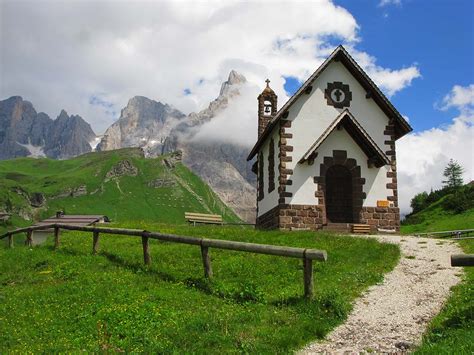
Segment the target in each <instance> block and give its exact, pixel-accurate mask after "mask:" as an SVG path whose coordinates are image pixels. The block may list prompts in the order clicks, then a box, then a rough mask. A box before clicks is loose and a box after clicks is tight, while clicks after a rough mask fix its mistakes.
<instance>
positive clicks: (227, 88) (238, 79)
mask: <svg viewBox="0 0 474 355" xmlns="http://www.w3.org/2000/svg"><path fill="white" fill-rule="evenodd" d="M246 82H247V79H246V78H245V76H243V75H242V74H239V73H237V72H236V71H235V70H231V71H230V73H229V78H228V79H227V81H224V82H223V83H222V86H221V91H220V93H219V96H228V95H229V94H234V93H235V92H236V91H237V89H233V88H232V86H237V85H241V84H245V83H246Z"/></svg>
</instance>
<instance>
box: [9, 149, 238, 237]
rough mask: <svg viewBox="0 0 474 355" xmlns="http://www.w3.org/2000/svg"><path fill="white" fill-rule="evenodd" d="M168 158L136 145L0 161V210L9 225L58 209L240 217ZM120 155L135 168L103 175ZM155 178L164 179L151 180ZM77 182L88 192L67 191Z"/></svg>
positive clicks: (172, 217)
mask: <svg viewBox="0 0 474 355" xmlns="http://www.w3.org/2000/svg"><path fill="white" fill-rule="evenodd" d="M172 158H173V157H170V156H162V157H159V158H155V159H145V158H143V156H142V154H141V152H140V150H139V149H132V148H131V149H121V150H116V151H110V152H100V153H90V154H85V155H82V156H79V157H76V158H74V159H70V160H51V159H29V158H21V159H13V160H7V161H0V211H1V210H6V211H8V212H12V213H13V217H12V219H11V221H10V223H11V224H13V225H24V224H30V223H32V220H36V219H40V218H44V217H48V216H51V215H53V214H54V212H55V211H57V210H60V209H63V210H65V212H66V213H67V214H105V215H107V216H108V217H109V218H110V219H112V220H113V221H130V220H134V221H136V220H144V221H153V222H165V223H184V222H185V221H184V212H185V211H192V212H202V213H218V214H221V215H223V217H224V219H225V220H226V221H238V220H239V219H238V217H237V216H236V215H235V214H234V213H233V212H232V211H231V210H230V209H229V208H228V207H227V206H225V205H224V203H223V202H222V201H221V200H220V199H219V198H218V197H217V195H216V194H215V193H214V192H213V191H212V190H211V189H210V188H209V186H207V185H206V184H205V183H204V182H203V181H202V180H201V179H200V178H199V177H197V176H196V175H194V174H193V173H192V172H191V171H189V170H188V169H187V168H186V167H185V166H183V165H182V164H181V163H180V162H177V163H174V164H172V166H171V167H169V166H167V165H166V164H165V163H164V160H165V159H168V161H170V160H172ZM123 161H128V162H130V163H131V164H132V165H133V167H135V168H136V169H138V174H136V176H131V175H126V174H125V175H123V176H118V177H115V178H111V179H107V178H106V176H107V173H108V172H109V171H111V170H112V169H113V167H116V166H117V165H120V162H123ZM157 179H161V180H162V181H164V182H165V184H164V185H163V186H161V187H152V186H150V185H149V184H150V183H151V182H153V181H155V180H157ZM81 186H85V187H86V189H87V194H85V195H81V196H76V197H72V196H65V195H67V194H68V193H69V192H70V191H71V190H74V189H78V188H79V187H81ZM34 193H42V194H44V196H45V197H46V203H45V205H44V206H42V207H40V208H33V207H32V206H31V203H30V200H31V198H32V196H34ZM22 217H23V218H22ZM28 217H29V218H28ZM28 219H30V220H28ZM5 227H7V226H5V225H4V226H3V228H5ZM0 228H1V227H0Z"/></svg>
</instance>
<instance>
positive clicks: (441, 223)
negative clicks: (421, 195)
mask: <svg viewBox="0 0 474 355" xmlns="http://www.w3.org/2000/svg"><path fill="white" fill-rule="evenodd" d="M440 192H442V190H440V191H435V192H434V193H433V192H432V193H430V194H433V195H435V196H436V195H439V197H438V198H436V199H433V200H434V201H433V202H431V203H428V204H427V206H426V207H424V208H422V209H421V210H420V211H417V212H416V213H411V214H409V215H407V216H406V218H405V220H403V221H402V225H401V231H402V233H405V234H411V233H424V232H436V231H447V230H457V229H472V228H474V207H472V198H471V197H472V196H473V195H474V186H473V185H470V184H468V185H465V186H463V187H461V188H459V189H457V190H453V191H449V190H448V191H445V192H444V193H440ZM428 196H429V195H428Z"/></svg>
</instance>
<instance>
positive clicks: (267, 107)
mask: <svg viewBox="0 0 474 355" xmlns="http://www.w3.org/2000/svg"><path fill="white" fill-rule="evenodd" d="M270 107H271V105H265V113H270V112H271V110H270Z"/></svg>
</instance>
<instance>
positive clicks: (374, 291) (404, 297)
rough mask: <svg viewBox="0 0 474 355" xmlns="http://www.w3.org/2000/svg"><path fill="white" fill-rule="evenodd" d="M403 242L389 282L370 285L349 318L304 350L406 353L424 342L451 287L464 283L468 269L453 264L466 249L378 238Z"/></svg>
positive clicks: (424, 241)
mask: <svg viewBox="0 0 474 355" xmlns="http://www.w3.org/2000/svg"><path fill="white" fill-rule="evenodd" d="M373 237H374V238H377V239H378V240H380V241H382V242H388V243H397V244H399V245H400V249H401V252H402V255H401V258H400V262H399V264H398V265H397V266H396V267H395V268H394V269H393V271H392V272H390V273H388V274H387V275H385V278H384V281H383V283H381V284H379V285H374V286H372V287H370V288H369V289H368V290H367V291H366V292H365V293H364V294H363V296H362V297H361V298H359V299H358V300H357V301H356V304H355V305H354V309H353V310H352V312H351V314H350V315H349V317H348V319H347V320H346V322H345V323H344V324H342V325H340V326H339V327H337V328H336V329H334V330H333V331H332V332H331V333H330V334H329V335H328V336H327V338H326V340H324V341H322V342H315V343H312V344H310V345H308V346H307V347H306V348H304V349H303V350H302V351H301V352H300V353H302V354H310V353H349V354H352V353H359V352H364V351H365V352H371V351H375V352H384V353H387V352H402V351H403V350H408V349H409V348H411V347H413V346H414V345H418V344H419V343H420V342H421V337H422V335H423V333H424V331H425V330H426V327H427V325H428V323H429V321H430V319H431V318H432V317H434V316H435V315H436V314H437V313H438V312H439V311H440V309H441V307H442V306H443V304H444V302H445V301H446V299H447V297H448V296H449V290H450V288H451V287H452V286H454V285H456V284H457V283H458V282H459V281H460V276H461V275H462V272H463V270H462V268H453V267H451V266H450V255H451V254H458V253H461V252H462V251H461V249H460V248H459V247H458V246H457V244H456V243H454V242H450V241H440V240H439V239H428V238H416V237H399V236H373Z"/></svg>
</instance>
